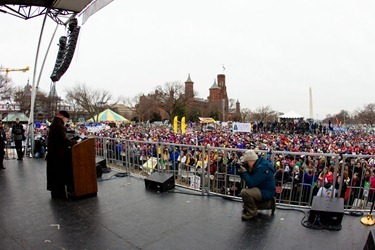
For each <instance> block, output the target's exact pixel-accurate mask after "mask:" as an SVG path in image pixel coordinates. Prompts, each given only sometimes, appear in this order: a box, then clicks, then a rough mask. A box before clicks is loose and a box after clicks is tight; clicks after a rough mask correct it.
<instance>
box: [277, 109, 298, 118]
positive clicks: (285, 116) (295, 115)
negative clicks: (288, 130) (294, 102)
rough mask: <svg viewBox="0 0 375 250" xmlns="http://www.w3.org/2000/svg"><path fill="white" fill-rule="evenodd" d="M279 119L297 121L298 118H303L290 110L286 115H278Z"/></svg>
mask: <svg viewBox="0 0 375 250" xmlns="http://www.w3.org/2000/svg"><path fill="white" fill-rule="evenodd" d="M279 118H285V119H298V118H303V116H302V115H300V114H298V113H297V112H295V111H293V110H292V111H289V112H288V113H285V114H283V115H280V116H279Z"/></svg>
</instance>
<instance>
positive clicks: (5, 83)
mask: <svg viewBox="0 0 375 250" xmlns="http://www.w3.org/2000/svg"><path fill="white" fill-rule="evenodd" d="M12 93H13V86H12V80H11V79H10V78H9V77H8V76H7V75H0V97H1V99H2V100H6V99H10V98H11V96H12Z"/></svg>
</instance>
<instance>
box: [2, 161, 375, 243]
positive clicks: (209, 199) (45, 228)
mask: <svg viewBox="0 0 375 250" xmlns="http://www.w3.org/2000/svg"><path fill="white" fill-rule="evenodd" d="M4 165H5V167H6V168H7V169H6V170H1V171H0V249H3V250H4V249H267V250H268V249H363V247H364V245H365V243H366V240H367V237H368V234H369V232H370V230H371V229H374V230H375V227H368V226H364V225H362V224H361V222H360V219H361V217H353V216H349V215H344V218H343V221H342V229H341V230H340V231H328V230H313V229H308V228H305V227H303V226H302V225H301V220H302V218H303V216H304V214H303V213H302V212H299V211H290V210H281V209H276V211H275V215H273V216H272V215H271V211H270V210H265V211H260V216H259V217H258V218H256V219H254V220H253V221H247V222H244V221H241V211H242V203H241V202H237V201H231V200H225V199H223V198H221V197H217V196H200V193H195V192H189V191H187V190H185V189H182V188H179V187H176V188H174V189H173V190H170V191H169V192H165V193H157V192H152V191H148V190H146V188H145V183H144V180H143V179H141V178H138V177H132V176H128V177H116V176H115V175H114V174H115V173H116V172H114V171H112V172H110V173H107V174H103V175H102V177H101V178H98V189H99V192H98V194H97V196H96V197H91V198H86V199H81V200H75V201H61V200H52V199H51V198H50V193H49V192H48V191H47V190H46V177H45V176H46V170H45V165H46V162H45V160H43V159H32V158H25V159H24V160H23V161H17V160H14V159H11V160H4Z"/></svg>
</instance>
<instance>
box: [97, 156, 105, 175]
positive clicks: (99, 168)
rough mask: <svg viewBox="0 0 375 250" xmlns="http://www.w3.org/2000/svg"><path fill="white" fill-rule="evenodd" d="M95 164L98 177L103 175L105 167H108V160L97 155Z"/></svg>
mask: <svg viewBox="0 0 375 250" xmlns="http://www.w3.org/2000/svg"><path fill="white" fill-rule="evenodd" d="M95 165H96V177H101V176H102V174H103V168H106V167H107V165H106V161H105V159H104V158H103V157H98V156H97V157H95Z"/></svg>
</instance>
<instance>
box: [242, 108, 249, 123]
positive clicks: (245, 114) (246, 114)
mask: <svg viewBox="0 0 375 250" xmlns="http://www.w3.org/2000/svg"><path fill="white" fill-rule="evenodd" d="M250 118H251V110H250V109H248V108H244V109H241V121H243V122H249V121H250Z"/></svg>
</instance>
